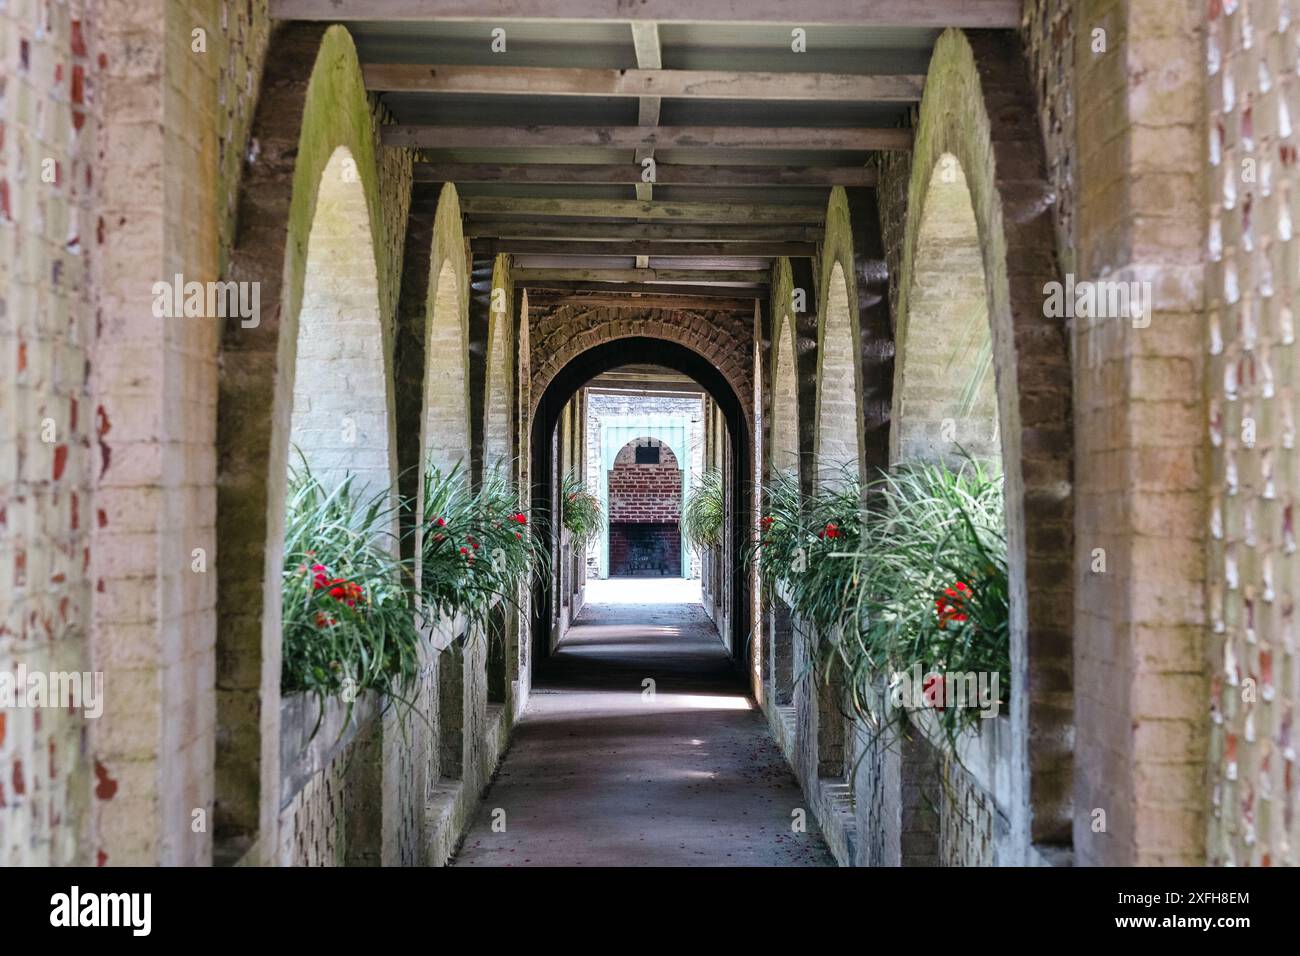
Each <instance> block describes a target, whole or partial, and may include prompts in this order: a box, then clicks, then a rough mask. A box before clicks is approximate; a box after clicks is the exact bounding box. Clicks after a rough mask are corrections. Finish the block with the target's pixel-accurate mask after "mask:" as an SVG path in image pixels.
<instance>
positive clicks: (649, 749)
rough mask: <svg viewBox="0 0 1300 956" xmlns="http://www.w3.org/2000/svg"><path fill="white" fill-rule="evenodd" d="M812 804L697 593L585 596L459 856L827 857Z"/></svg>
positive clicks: (715, 861)
mask: <svg viewBox="0 0 1300 956" xmlns="http://www.w3.org/2000/svg"><path fill="white" fill-rule="evenodd" d="M647 679H650V680H652V681H653V682H654V684H653V693H652V694H648V693H646V690H647V687H646V685H645V684H644V683H643V682H644V681H645V680H647ZM807 809H808V808H807V805H806V802H805V800H804V798H803V794H802V793H801V791H800V789H799V786H798V783H797V782H796V781H795V778H794V775H793V773H792V772H791V771H790V768H789V766H788V765H787V764H786V762H785V759H784V757H783V756H782V754H781V752H780V751H779V749H778V748H777V746H776V743H775V741H774V740H773V739H772V736H771V733H770V732H769V730H768V727H767V723H766V721H765V719H764V718H763V715H762V714H761V713H760V712H759V711H758V710H757V709H756V708H755V707H754V704H753V702H752V701H751V700H750V698H749V697H748V695H747V693H746V692H745V690H744V688H743V687H742V686H741V685H740V684H739V683H738V680H737V677H736V672H735V670H734V669H733V668H732V666H731V662H730V659H729V658H728V655H727V652H726V649H725V648H724V647H723V645H722V642H721V640H720V639H719V638H718V635H717V631H716V630H715V629H714V627H713V624H712V622H710V621H709V619H708V617H707V616H706V615H705V613H704V609H703V608H702V607H701V606H700V605H698V604H658V605H651V604H641V605H635V604H590V605H588V606H587V608H586V609H585V610H584V611H583V613H582V615H581V616H580V617H579V619H578V622H577V623H576V624H575V625H574V627H573V628H572V629H571V630H570V631H569V633H568V634H567V635H566V636H565V639H564V640H563V641H562V642H561V643H560V646H559V648H558V649H557V651H556V653H555V654H553V655H552V656H551V658H550V660H549V661H547V663H546V666H545V667H544V668H542V669H540V671H539V673H538V675H537V679H536V683H535V686H534V689H533V696H532V697H531V699H530V702H529V705H528V710H527V712H526V713H525V714H524V717H523V719H522V720H521V721H520V723H519V724H518V725H517V726H516V728H515V732H514V739H513V741H512V744H511V748H510V751H509V752H508V753H507V754H506V756H505V758H504V760H503V761H502V763H501V767H500V769H499V771H498V774H497V777H496V779H495V780H494V782H493V784H492V786H491V787H490V788H489V790H488V792H487V794H486V795H485V797H484V800H483V805H482V806H481V807H480V810H479V813H478V816H477V818H476V819H475V821H474V824H473V826H472V827H471V828H470V830H469V832H468V834H467V836H466V838H465V841H464V843H463V845H462V847H461V849H460V850H459V852H458V853H457V855H456V858H455V860H454V861H453V865H455V866H833V865H834V861H833V859H832V858H831V855H830V853H829V851H828V850H827V849H826V846H825V843H824V842H823V840H822V838H821V835H820V833H819V832H818V831H817V829H816V824H815V823H814V822H813V819H812V813H811V812H805V813H803V814H797V813H796V811H799V810H804V811H807ZM797 816H802V817H804V818H805V819H806V820H807V826H808V832H804V833H800V832H796V830H795V828H793V827H792V820H794V819H795V818H796V817H797Z"/></svg>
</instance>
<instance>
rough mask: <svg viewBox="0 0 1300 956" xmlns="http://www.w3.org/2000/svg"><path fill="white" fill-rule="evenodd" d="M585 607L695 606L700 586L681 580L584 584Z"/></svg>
mask: <svg viewBox="0 0 1300 956" xmlns="http://www.w3.org/2000/svg"><path fill="white" fill-rule="evenodd" d="M586 587H587V593H586V601H587V603H588V604H699V603H701V597H700V582H699V581H688V580H685V579H683V578H607V579H605V580H603V581H602V580H588V581H587V585H586Z"/></svg>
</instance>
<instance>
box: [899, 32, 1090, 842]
mask: <svg viewBox="0 0 1300 956" xmlns="http://www.w3.org/2000/svg"><path fill="white" fill-rule="evenodd" d="M918 117H919V118H918V124H917V129H916V136H915V139H914V146H913V163H912V175H911V181H910V183H909V189H908V203H907V219H906V227H905V237H904V246H903V261H902V268H901V276H900V283H899V310H898V313H899V319H898V330H897V340H898V342H899V343H900V350H899V354H900V357H901V358H902V361H906V357H905V356H906V349H907V345H906V343H907V316H908V308H909V305H908V300H909V296H910V293H911V286H912V282H913V274H914V269H915V256H916V248H917V243H918V240H919V238H920V236H919V232H920V224H921V222H922V220H923V215H924V210H925V204H926V199H927V192H928V188H929V185H930V182H931V177H932V174H933V172H934V169H935V166H936V164H937V163H938V162H939V159H940V157H941V156H943V155H944V154H945V153H950V154H952V155H954V156H955V157H956V158H957V160H958V162H960V164H961V166H962V170H963V172H964V173H965V176H966V182H967V187H968V188H969V190H970V195H971V204H972V207H973V209H974V213H975V222H976V226H977V228H978V232H979V241H980V247H981V251H982V255H983V265H984V279H985V294H986V297H987V301H988V306H989V309H988V313H989V325H990V333H991V338H992V342H993V356H994V372H995V377H996V382H997V396H998V418H999V430H1000V433H1001V441H1002V458H1003V469H1004V473H1005V487H1006V516H1007V537H1008V551H1009V556H1010V560H1009V575H1010V588H1011V595H1012V619H1011V633H1012V685H1013V700H1018V701H1019V702H1020V703H1018V704H1016V703H1013V715H1015V714H1017V713H1019V718H1018V720H1019V721H1021V722H1023V724H1022V730H1021V737H1022V740H1023V744H1024V752H1023V753H1022V755H1021V759H1022V760H1023V761H1024V763H1025V765H1026V766H1027V768H1028V769H1027V771H1026V773H1027V775H1028V785H1029V790H1030V799H1029V810H1028V814H1029V819H1028V821H1026V827H1027V830H1028V835H1029V838H1030V839H1031V840H1033V841H1036V842H1045V843H1058V842H1067V841H1068V840H1069V832H1070V819H1069V817H1070V812H1071V810H1070V794H1069V788H1070V775H1071V772H1072V771H1071V758H1070V753H1069V736H1070V734H1069V723H1070V720H1071V719H1072V718H1071V711H1072V692H1071V691H1070V683H1071V677H1070V675H1071V671H1072V650H1071V647H1070V625H1069V623H1068V622H1069V620H1070V619H1071V611H1072V607H1073V557H1074V556H1073V549H1074V543H1073V509H1074V503H1073V487H1072V473H1073V444H1072V436H1073V428H1072V424H1071V418H1070V415H1071V365H1070V358H1069V339H1068V330H1067V329H1066V328H1065V326H1064V324H1063V323H1061V322H1059V321H1058V320H1054V319H1049V318H1048V317H1047V316H1045V315H1044V309H1043V296H1044V292H1043V289H1044V286H1045V285H1046V284H1047V283H1048V282H1052V281H1056V280H1057V279H1058V278H1059V270H1058V266H1057V259H1056V255H1055V250H1056V237H1055V232H1054V229H1053V226H1052V219H1051V209H1052V202H1053V191H1052V188H1051V185H1050V182H1049V180H1048V176H1047V163H1046V152H1045V149H1044V146H1043V141H1042V135H1041V132H1040V130H1039V127H1038V121H1037V110H1036V105H1035V102H1034V95H1033V90H1032V87H1031V86H1030V84H1029V79H1028V72H1027V69H1026V66H1025V63H1024V60H1023V57H1022V54H1021V52H1020V49H1019V45H1018V40H1017V38H1016V37H1015V35H1014V34H1013V33H1010V32H1003V31H975V32H970V33H968V32H965V31H962V30H958V29H949V30H947V31H945V32H944V33H943V34H942V35H941V36H940V37H939V40H938V41H937V42H936V44H935V50H934V54H933V57H932V60H931V66H930V71H929V74H928V75H927V77H926V84H925V92H924V95H923V98H922V101H921V107H920V111H919V114H918Z"/></svg>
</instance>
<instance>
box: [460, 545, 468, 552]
mask: <svg viewBox="0 0 1300 956" xmlns="http://www.w3.org/2000/svg"><path fill="white" fill-rule="evenodd" d="M460 553H461V554H469V548H466V547H464V546H463V545H462V546H461V549H460Z"/></svg>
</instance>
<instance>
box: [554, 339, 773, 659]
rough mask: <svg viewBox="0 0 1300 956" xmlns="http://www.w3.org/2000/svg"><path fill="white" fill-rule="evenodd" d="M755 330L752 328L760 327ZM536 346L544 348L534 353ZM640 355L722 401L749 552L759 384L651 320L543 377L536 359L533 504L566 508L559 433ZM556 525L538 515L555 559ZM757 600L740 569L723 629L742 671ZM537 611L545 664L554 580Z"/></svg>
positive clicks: (740, 532)
mask: <svg viewBox="0 0 1300 956" xmlns="http://www.w3.org/2000/svg"><path fill="white" fill-rule="evenodd" d="M534 334H536V333H535V332H534ZM749 334H750V335H752V330H750V333H749ZM535 352H536V350H534V354H535ZM638 361H643V362H653V363H655V364H659V365H663V366H665V367H667V368H671V369H674V370H675V371H678V372H681V373H683V374H685V375H688V376H690V377H691V378H693V379H694V380H695V381H696V382H697V383H698V384H699V385H700V386H701V387H702V388H703V389H704V390H705V391H706V392H708V393H709V395H710V396H711V397H712V398H713V400H714V402H715V403H716V405H717V412H718V414H719V416H720V418H721V419H722V421H723V423H724V424H725V426H726V429H727V433H728V435H729V436H730V438H731V443H732V453H731V455H730V461H729V462H728V463H727V464H728V465H729V470H728V473H727V477H728V480H729V481H730V482H731V486H732V488H733V489H735V495H736V498H737V505H736V507H735V508H734V509H733V510H732V520H731V527H730V529H729V531H730V536H731V540H730V547H731V552H732V553H733V554H742V553H744V549H745V545H746V542H747V541H748V539H749V534H750V531H751V528H752V520H753V518H752V515H753V508H752V500H751V496H752V493H753V488H752V486H751V483H750V468H751V463H752V448H753V446H752V444H751V443H752V442H753V434H752V432H753V418H752V411H750V409H749V406H748V405H747V404H746V402H745V399H746V398H749V399H750V402H752V390H751V391H749V392H737V391H736V390H735V389H734V387H733V386H732V385H731V383H730V381H729V380H728V379H727V378H726V376H725V375H724V373H723V371H722V370H721V369H720V368H719V367H718V365H717V364H716V362H715V361H714V360H713V359H712V358H710V357H709V356H706V355H704V354H702V353H701V352H699V351H697V350H695V349H692V348H689V347H686V346H683V345H681V344H680V343H678V342H676V341H672V340H668V339H663V338H651V337H649V336H648V335H646V334H645V331H644V327H643V326H637V327H636V332H635V333H633V334H631V335H626V336H625V335H614V336H611V337H610V338H609V339H608V340H607V341H605V342H603V343H601V344H599V345H596V346H593V347H591V348H588V349H586V350H584V351H581V352H579V353H578V354H576V355H574V356H573V357H572V358H571V359H569V361H568V362H566V363H565V364H564V365H563V366H562V367H560V368H559V369H557V370H556V371H555V372H554V373H553V374H551V375H550V376H549V378H546V379H544V380H543V379H540V378H539V377H538V374H537V367H538V365H537V363H534V365H533V375H532V376H531V379H532V381H533V382H534V383H540V384H537V385H535V386H534V387H535V388H536V391H534V392H533V397H534V406H533V411H532V414H531V416H530V418H529V423H528V433H529V446H530V462H529V474H530V478H531V488H532V505H533V508H534V509H535V510H540V511H541V512H543V513H545V514H549V515H555V514H557V513H558V510H559V499H558V495H559V491H558V487H559V478H560V475H559V471H558V462H557V456H556V451H557V448H556V447H555V446H556V443H555V441H554V436H555V431H556V426H557V425H558V424H559V422H560V417H561V415H562V413H563V410H564V407H565V405H566V404H567V403H568V401H569V399H570V398H572V397H573V395H574V394H575V393H576V392H577V391H578V390H579V389H580V388H581V387H582V386H583V385H585V384H586V383H587V382H589V381H590V380H591V379H593V378H595V377H596V376H597V375H600V374H601V373H603V372H607V371H610V370H611V369H615V368H618V367H620V366H622V365H626V364H628V363H629V362H638ZM547 364H549V363H547ZM683 454H685V453H684V452H683ZM551 525H552V522H551V521H540V522H538V524H537V527H536V533H537V535H538V536H539V539H540V540H541V541H542V542H543V543H544V545H545V546H546V547H547V548H548V549H549V550H550V551H551V553H552V560H555V558H556V556H557V554H558V542H557V539H556V537H555V535H554V533H553V530H552V527H551ZM749 600H750V595H749V582H748V578H747V576H745V575H737V586H736V587H735V588H733V589H732V592H731V597H730V601H731V603H730V621H731V625H730V626H731V629H732V632H731V633H730V634H728V635H723V636H724V642H725V641H726V640H727V639H728V638H729V646H730V647H732V648H734V649H736V650H737V657H736V659H734V660H733V664H734V665H735V667H736V669H737V672H743V671H744V668H745V663H744V661H743V660H741V659H740V658H741V656H743V652H742V651H741V650H740V649H743V648H745V647H746V646H747V638H748V628H749V616H748V613H747V608H748V607H749ZM532 611H533V624H532V638H533V655H532V656H533V659H534V661H535V663H536V664H541V663H542V661H544V659H545V658H546V657H547V656H548V655H549V653H550V649H549V640H550V634H551V624H552V621H553V620H554V619H555V618H556V614H557V612H556V610H555V608H554V607H553V602H552V594H551V589H550V588H549V587H546V586H536V585H535V586H534V589H533V595H532Z"/></svg>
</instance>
